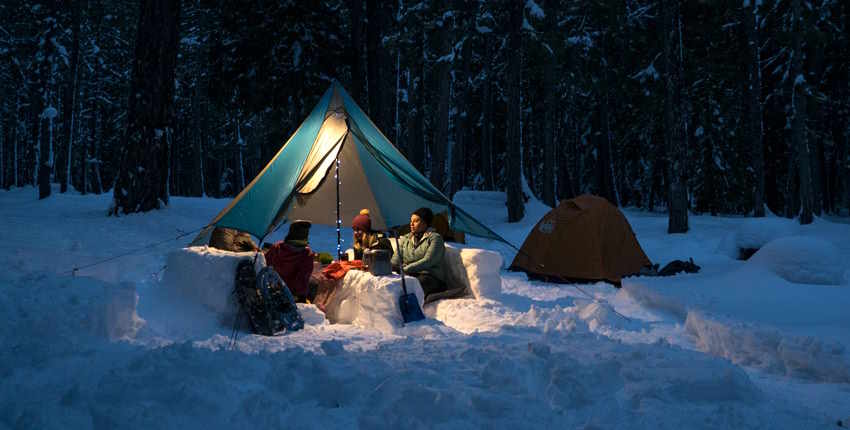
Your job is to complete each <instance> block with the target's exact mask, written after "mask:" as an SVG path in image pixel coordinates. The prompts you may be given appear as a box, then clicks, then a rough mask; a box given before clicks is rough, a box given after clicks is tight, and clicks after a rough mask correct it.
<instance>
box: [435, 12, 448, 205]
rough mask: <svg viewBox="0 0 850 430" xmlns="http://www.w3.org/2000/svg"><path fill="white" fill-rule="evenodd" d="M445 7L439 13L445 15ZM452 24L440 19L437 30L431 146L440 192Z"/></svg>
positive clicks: (436, 181) (444, 173)
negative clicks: (435, 86)
mask: <svg viewBox="0 0 850 430" xmlns="http://www.w3.org/2000/svg"><path fill="white" fill-rule="evenodd" d="M443 9H444V8H443V7H438V8H437V11H438V13H439V14H440V15H443V12H444V10H443ZM450 25H451V24H450V23H449V22H447V21H446V20H444V19H442V18H440V19H438V21H437V26H438V28H437V29H436V32H437V34H436V41H435V43H436V52H437V56H438V60H437V62H436V65H435V66H434V67H435V68H436V80H437V88H438V90H437V118H436V125H435V127H434V140H433V142H432V144H431V183H432V184H434V186H435V187H437V189H438V190H440V191H445V185H446V184H445V182H446V180H445V177H446V150H447V148H448V136H449V84H450V79H451V76H450V71H451V60H449V59H448V57H449V54H450V53H451V49H452V46H451V40H450V34H449V33H450V31H451V27H450Z"/></svg>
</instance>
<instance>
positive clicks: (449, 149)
mask: <svg viewBox="0 0 850 430" xmlns="http://www.w3.org/2000/svg"><path fill="white" fill-rule="evenodd" d="M848 30H850V4H848V2H843V1H828V0H823V1H820V0H818V1H802V0H780V1H771V0H765V1H757V0H756V1H752V0H736V1H723V0H717V1H679V0H620V1H603V0H596V1H594V0H577V1H567V0H537V2H536V3H535V2H534V1H528V2H526V1H524V0H523V1H510V0H502V1H450V0H432V1H406V0H394V1H388V2H379V1H376V0H365V1H364V0H350V1H341V0H329V1H315V2H299V1H264V0H260V1H257V0H255V1H233V0H228V1H224V0H217V1H216V0H210V1H198V0H182V1H180V0H80V1H72V0H67V1H28V0H20V1H3V2H0V60H2V61H0V186H2V187H4V188H9V187H15V186H24V185H39V190H40V191H39V192H40V196H41V197H47V196H49V195H50V193H51V187H50V183H59V184H61V188H60V189H61V190H62V192H64V191H65V190H67V189H69V188H71V187H73V189H76V190H77V191H78V192H80V193H103V192H113V193H114V195H115V203H114V205H113V208H112V209H111V211H112V213H116V214H118V213H129V212H136V211H144V210H148V209H152V208H156V207H159V206H161V205H162V204H164V203H167V201H168V197H169V196H173V195H181V196H212V197H231V196H234V195H236V194H237V193H238V192H239V191H240V190H241V189H242V188H243V187H244V186H245V185H246V184H247V183H248V182H250V180H251V179H252V178H253V177H254V175H256V173H257V172H259V170H260V169H262V167H263V166H264V165H265V164H266V163H267V162H268V161H269V159H270V158H271V157H272V156H273V155H274V154H275V153H276V152H277V151H278V150H279V149H280V147H281V145H282V144H283V143H284V142H285V140H286V138H287V137H288V136H289V135H290V134H292V133H293V132H294V131H295V129H296V128H297V127H298V125H299V124H300V123H301V121H303V120H304V118H305V117H306V116H307V114H308V113H309V111H310V109H312V107H313V106H314V104H315V103H316V102H317V101H318V99H319V97H320V96H321V95H322V94H323V92H324V91H325V90H326V89H327V87H328V86H329V84H330V82H331V80H333V79H336V80H338V81H339V82H340V83H341V84H342V85H343V86H344V87H345V88H346V89H347V90H348V91H349V92H350V93H351V94H352V96H353V97H354V98H355V100H357V101H358V103H359V104H360V105H361V106H362V107H363V108H364V110H365V111H366V112H367V113H368V114H369V115H370V116H371V117H372V119H373V120H374V122H375V123H376V124H377V125H378V127H379V128H380V129H381V130H382V131H383V132H384V134H385V135H386V136H387V137H388V138H389V139H390V140H391V141H392V142H393V143H394V144H395V145H396V146H397V147H399V149H400V150H402V151H403V152H404V153H405V154H406V155H407V157H408V159H409V160H410V161H411V162H412V163H413V164H414V165H415V166H416V167H417V168H418V169H419V170H420V171H422V172H423V173H424V174H425V175H426V176H427V177H429V178H430V179H431V181H432V182H433V183H434V184H435V185H436V186H437V187H438V188H440V189H442V190H443V191H444V192H445V194H446V195H448V196H449V197H450V198H451V196H452V195H453V194H454V193H455V192H456V191H458V190H460V189H464V188H466V189H476V190H505V191H507V193H508V206H509V207H508V214H509V218H510V219H511V220H517V219H519V218H521V217H522V214H523V201H524V198H525V197H528V196H527V194H526V193H524V189H525V188H524V187H523V185H522V178H524V179H525V181H526V182H527V184H528V190H530V191H531V192H532V193H533V194H534V196H535V197H537V198H539V199H540V200H542V201H543V202H545V203H547V204H550V205H554V204H556V203H557V202H558V201H559V200H561V199H566V198H570V197H573V196H575V195H578V194H581V193H586V192H590V193H594V194H598V195H601V196H604V197H606V198H607V199H609V200H610V201H611V202H613V203H615V204H618V205H621V206H635V207H639V208H644V209H647V210H665V211H669V213H670V231H671V232H674V231H685V230H687V214H688V211H690V212H691V213H710V214H743V215H753V216H763V215H764V210H765V208H767V209H768V210H770V211H772V212H774V213H776V214H779V215H784V216H799V217H800V221H801V222H803V223H807V222H810V220H811V217H812V215H813V214H814V215H818V214H822V213H827V214H847V213H848V209H850V143H848V139H850V94H848V93H850V84H848V83H849V82H850V43H848V42H850V36H848V34H850V31H848Z"/></svg>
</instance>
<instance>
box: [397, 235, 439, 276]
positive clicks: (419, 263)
mask: <svg viewBox="0 0 850 430" xmlns="http://www.w3.org/2000/svg"><path fill="white" fill-rule="evenodd" d="M398 241H399V244H398V246H399V248H401V249H400V250H399V252H397V253H395V254H394V255H393V257H392V264H393V266H398V264H399V262H400V261H401V259H399V256H398V254H402V255H401V257H402V259H403V260H404V271H405V273H410V274H411V275H415V274H420V273H427V274H429V275H431V276H433V277H435V278H437V279H439V280H440V281H443V282H445V280H446V274H445V272H446V269H445V255H446V245H445V244H444V243H443V238H442V237H441V236H440V235H439V233H437V232H436V231H434V229H432V228H429V229H428V230H426V231H425V232H424V233H422V237H421V238H420V239H419V241H418V242H416V241H415V240H414V236H413V233H408V234H405V235H404V236H402V237H400V238H399V240H398Z"/></svg>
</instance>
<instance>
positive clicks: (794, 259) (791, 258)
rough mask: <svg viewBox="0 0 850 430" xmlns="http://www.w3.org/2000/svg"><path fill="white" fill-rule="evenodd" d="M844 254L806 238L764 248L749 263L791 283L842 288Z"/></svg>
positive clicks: (767, 245)
mask: <svg viewBox="0 0 850 430" xmlns="http://www.w3.org/2000/svg"><path fill="white" fill-rule="evenodd" d="M840 255H841V252H840V251H839V250H838V248H836V247H835V246H834V245H832V244H831V243H829V242H826V241H824V240H821V239H816V238H811V237H806V236H789V237H783V238H780V239H776V240H773V241H771V242H769V243H768V244H766V245H764V246H763V247H762V248H761V249H759V250H758V252H756V253H755V255H753V256H752V258H750V260H749V261H748V266H760V267H764V268H765V269H767V270H769V271H771V272H773V273H775V274H776V275H778V276H779V277H781V278H783V279H785V280H786V281H788V282H793V283H797V284H823V285H840V284H842V283H844V282H845V275H844V272H845V270H844V266H843V265H842V264H841V260H840V258H841V257H840Z"/></svg>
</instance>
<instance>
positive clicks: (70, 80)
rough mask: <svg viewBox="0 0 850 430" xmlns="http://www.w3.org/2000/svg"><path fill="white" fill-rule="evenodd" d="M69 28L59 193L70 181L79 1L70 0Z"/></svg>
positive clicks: (78, 55) (77, 60) (78, 37)
mask: <svg viewBox="0 0 850 430" xmlns="http://www.w3.org/2000/svg"><path fill="white" fill-rule="evenodd" d="M69 3H70V7H71V28H72V31H73V32H74V36H73V44H72V45H71V63H70V64H69V68H70V73H68V76H67V81H66V82H65V95H64V96H63V97H62V101H63V106H62V130H63V132H62V137H63V138H64V141H65V145H64V148H65V151H64V153H65V160H64V161H65V166H64V167H65V172H64V174H60V175H59V178H60V188H59V192H60V193H64V192H66V191H68V182H70V181H71V154H72V151H71V149H72V147H73V145H74V119H75V118H74V114H75V110H74V109H75V108H76V100H77V73H78V70H77V64H78V63H79V57H80V0H71V1H70V2H69Z"/></svg>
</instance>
